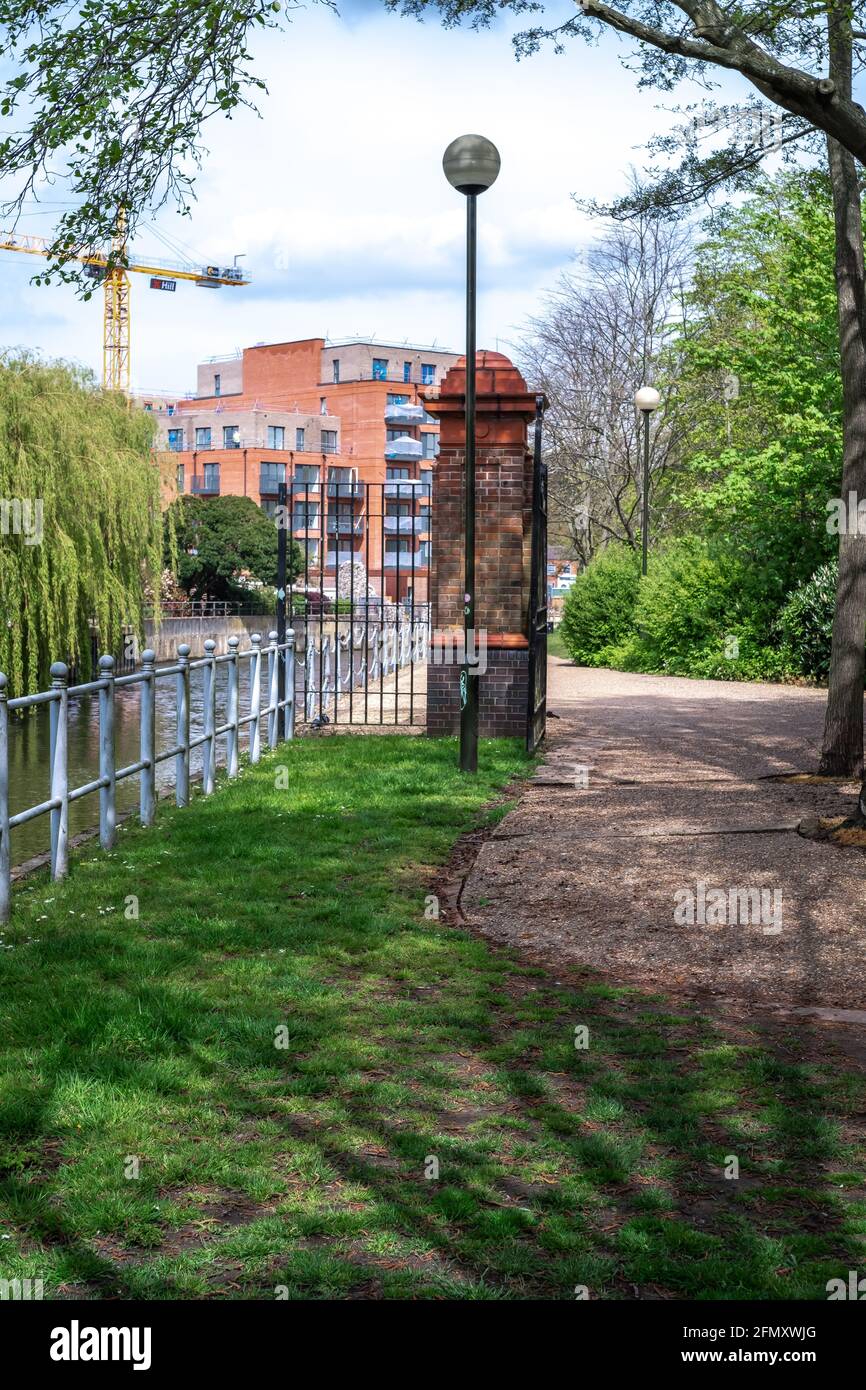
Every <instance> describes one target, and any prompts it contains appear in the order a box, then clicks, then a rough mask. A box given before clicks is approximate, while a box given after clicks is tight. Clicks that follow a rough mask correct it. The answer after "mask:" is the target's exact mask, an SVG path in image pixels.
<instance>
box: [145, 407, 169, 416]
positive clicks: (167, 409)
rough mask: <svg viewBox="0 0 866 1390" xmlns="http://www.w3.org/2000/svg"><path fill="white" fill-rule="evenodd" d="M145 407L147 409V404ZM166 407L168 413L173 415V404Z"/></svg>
mask: <svg viewBox="0 0 866 1390" xmlns="http://www.w3.org/2000/svg"><path fill="white" fill-rule="evenodd" d="M147 409H148V410H149V409H150V407H149V406H148V407H147ZM166 409H167V410H168V413H169V415H173V414H174V406H173V405H170V406H167V407H166Z"/></svg>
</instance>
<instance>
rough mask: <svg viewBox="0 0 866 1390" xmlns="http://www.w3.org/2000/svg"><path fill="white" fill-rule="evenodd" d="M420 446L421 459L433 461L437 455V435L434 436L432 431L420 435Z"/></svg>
mask: <svg viewBox="0 0 866 1390" xmlns="http://www.w3.org/2000/svg"><path fill="white" fill-rule="evenodd" d="M421 445H422V448H423V457H424V458H425V459H435V457H436V455H437V454H438V453H439V436H438V434H434V433H433V431H432V430H429V431H428V432H427V433H426V434H422V436H421Z"/></svg>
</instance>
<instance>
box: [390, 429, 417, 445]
mask: <svg viewBox="0 0 866 1390" xmlns="http://www.w3.org/2000/svg"><path fill="white" fill-rule="evenodd" d="M409 437H410V439H411V435H410V436H409ZM385 438H386V440H387V441H388V443H389V444H393V443H394V440H395V439H405V438H406V429H405V426H404V428H403V429H402V430H386V431H385Z"/></svg>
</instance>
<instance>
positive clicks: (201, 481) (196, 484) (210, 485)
mask: <svg viewBox="0 0 866 1390" xmlns="http://www.w3.org/2000/svg"><path fill="white" fill-rule="evenodd" d="M189 490H190V492H191V493H192V494H193V495H194V496H196V497H219V493H220V480H219V477H216V478H211V477H203V476H202V475H201V474H199V475H198V476H197V477H194V478H193V479H192V482H191V483H190V489H189Z"/></svg>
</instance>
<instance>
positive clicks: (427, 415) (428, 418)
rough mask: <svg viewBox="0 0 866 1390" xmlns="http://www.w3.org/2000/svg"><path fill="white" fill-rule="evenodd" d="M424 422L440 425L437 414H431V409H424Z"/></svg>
mask: <svg viewBox="0 0 866 1390" xmlns="http://www.w3.org/2000/svg"><path fill="white" fill-rule="evenodd" d="M424 424H425V425H438V424H439V421H438V420H437V419H436V416H435V415H431V414H430V411H429V410H425V411H424Z"/></svg>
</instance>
